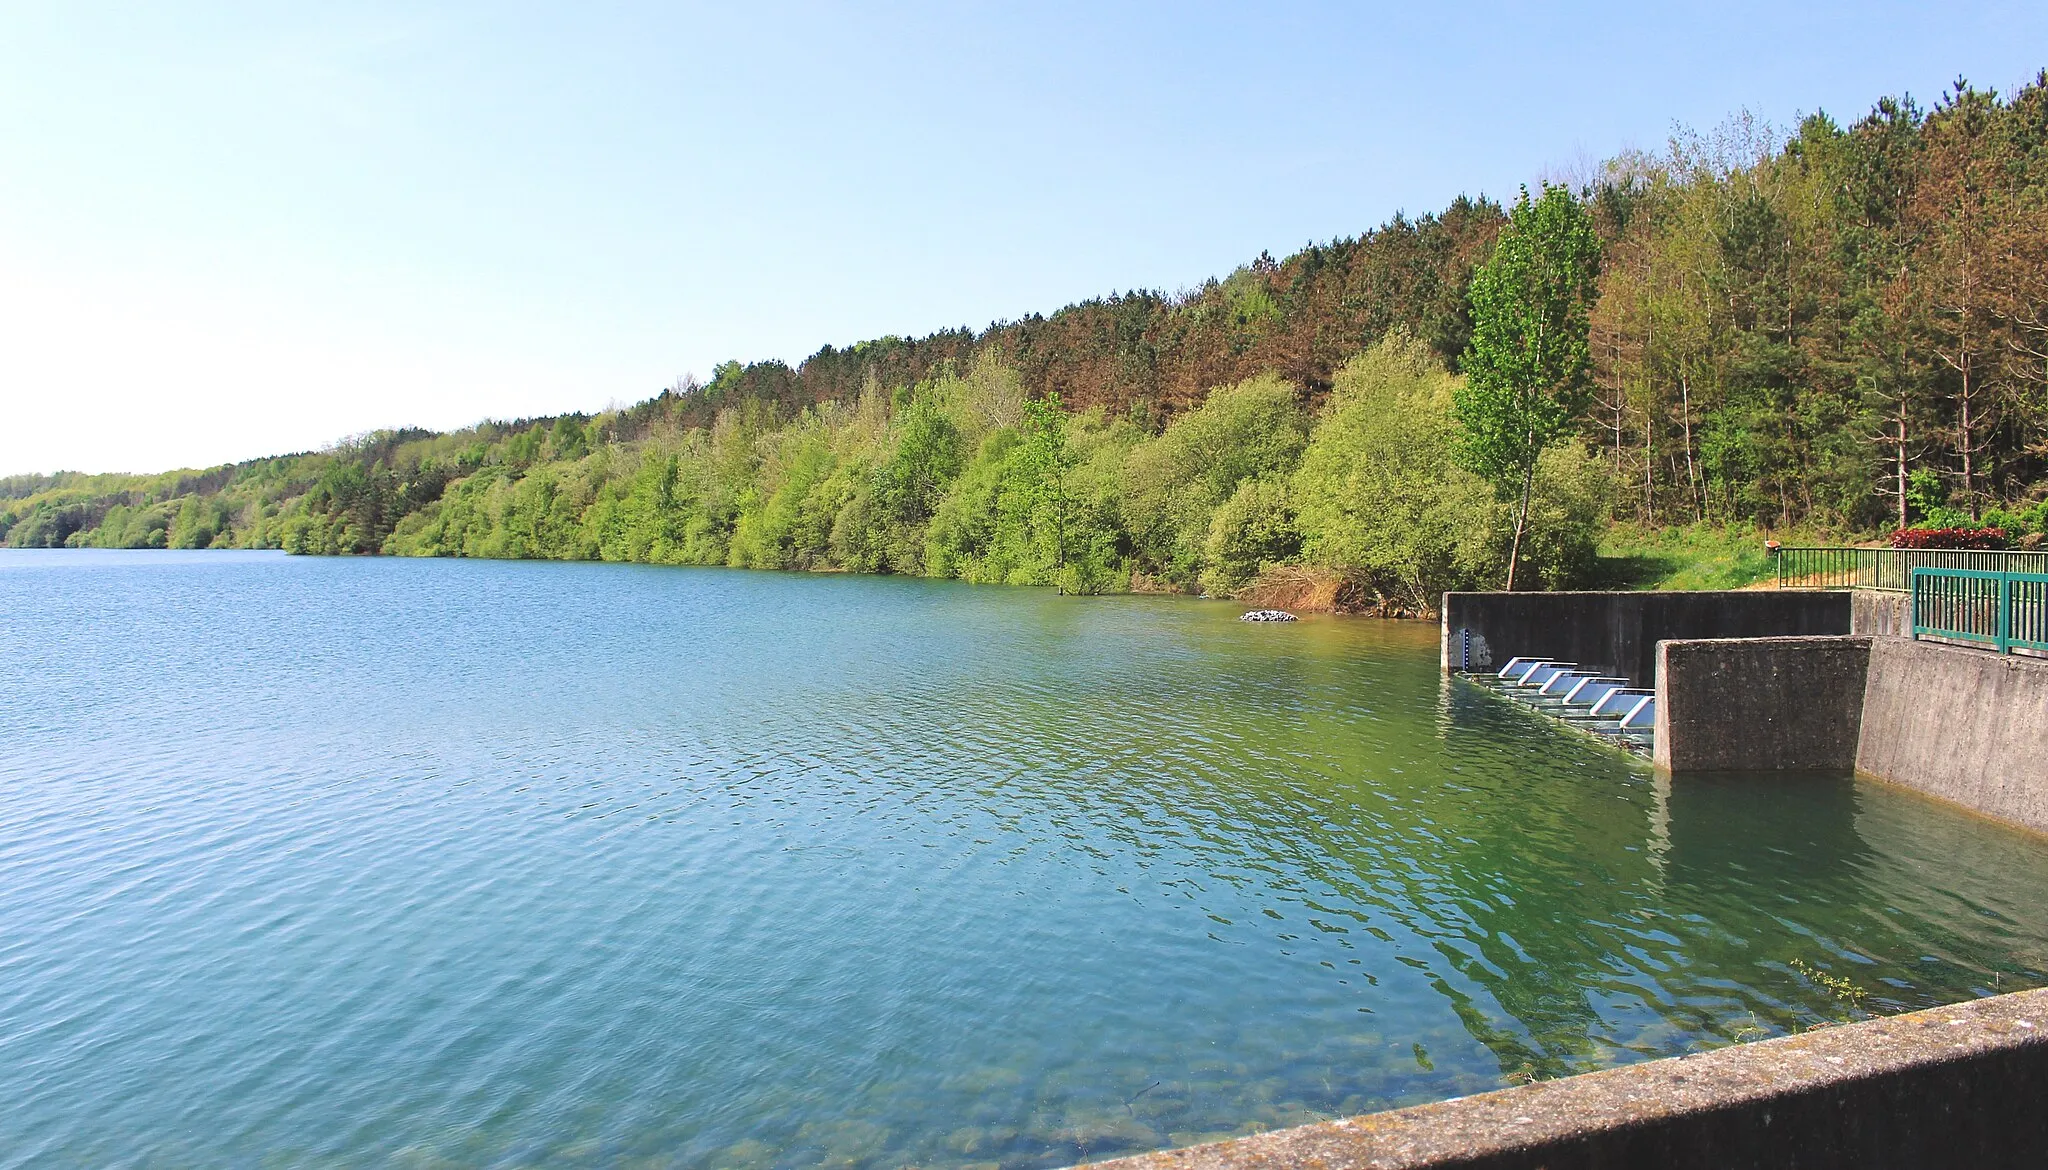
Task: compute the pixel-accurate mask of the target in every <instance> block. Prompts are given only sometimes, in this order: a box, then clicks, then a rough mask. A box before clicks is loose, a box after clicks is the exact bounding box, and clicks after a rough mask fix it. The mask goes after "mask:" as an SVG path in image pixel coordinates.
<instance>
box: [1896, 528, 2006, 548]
mask: <svg viewBox="0 0 2048 1170" xmlns="http://www.w3.org/2000/svg"><path fill="white" fill-rule="evenodd" d="M2011 543H2012V542H2011V541H2010V540H2008V539H2007V538H2006V535H2005V529H2003V528H1901V529H1899V530H1898V531H1897V532H1894V533H1892V547H1893V548H1965V549H1987V550H1988V549H2001V548H2005V547H2006V546H2007V545H2009V544H2011Z"/></svg>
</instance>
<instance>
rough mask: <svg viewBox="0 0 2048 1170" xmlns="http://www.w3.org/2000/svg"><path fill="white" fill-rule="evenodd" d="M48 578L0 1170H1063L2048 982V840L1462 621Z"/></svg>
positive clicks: (959, 593) (356, 578)
mask: <svg viewBox="0 0 2048 1170" xmlns="http://www.w3.org/2000/svg"><path fill="white" fill-rule="evenodd" d="M1236 613H1237V610H1236V609H1235V608H1233V607H1230V606H1226V605H1222V604H1216V603H1203V602H1194V601H1186V600H1167V599H1147V598H1092V599H1076V598H1060V597H1056V596H1054V595H1053V594H1051V593H1049V592H1045V591H1039V590H1025V589H1002V588H988V587H983V588H974V587H967V586H961V585H951V584H939V583H930V582H920V581H904V580H891V579H876V578H856V577H810V576H800V575H785V574H762V573H742V572H731V571H721V570H690V569H664V568H649V567H632V566H617V565H562V564H518V563H510V564H507V563H486V562H464V561H396V560H316V559H299V558H285V557H282V556H276V555H270V554H241V553H193V554H179V553H89V552H55V553H28V552H0V1101H4V1102H6V1105H5V1107H4V1108H0V1164H6V1165H36V1166H44V1165H87V1166H116V1165H150V1166H177V1165H194V1166H217V1165H249V1166H254V1165H259V1164H260V1165H272V1164H281V1165H297V1164H317V1165H335V1166H386V1165H400V1166H406V1165H417V1166H442V1165H520V1166H570V1165H606V1166H615V1165H649V1166H664V1165H676V1166H729V1167H763V1168H765V1167H782V1166H791V1167H794V1166H813V1165H834V1166H851V1167H883V1166H899V1165H909V1164H915V1165H918V1166H936V1165H955V1164H984V1165H986V1164H1001V1165H1004V1166H1020V1167H1030V1166H1055V1165H1061V1164H1065V1163H1070V1162H1073V1161H1076V1160H1079V1159H1081V1158H1084V1157H1100V1156H1105V1155H1109V1154H1114V1153H1118V1152H1127V1151H1132V1150H1139V1149H1146V1148H1152V1147H1157V1146H1162V1145H1166V1144H1172V1143H1183V1142H1190V1141H1195V1140H1199V1139H1203V1138H1208V1137H1213V1136H1218V1135H1225V1134H1233V1133H1244V1132H1250V1131H1253V1130H1257V1129H1262V1128H1270V1127H1275V1126H1282V1125H1288V1124H1293V1123H1298V1122H1305V1121H1312V1120H1316V1119H1318V1118H1326V1117H1332V1116H1338V1115H1343V1114H1350V1113H1357V1112H1362V1111H1367V1110H1372V1109H1378V1108H1382V1107H1386V1106H1393V1105H1401V1104H1407V1103H1412V1102H1417V1101H1425V1100H1431V1099H1436V1098H1442V1097H1448V1096H1453V1095H1457V1094H1463V1093H1470V1092H1474V1091H1479V1090H1486V1089H1492V1088H1496V1087H1499V1086H1502V1085H1505V1084H1509V1083H1513V1082H1515V1081H1517V1080H1525V1079H1528V1078H1530V1077H1543V1076H1553V1075H1558V1074H1562V1073H1567V1072H1572V1071H1577V1070H1585V1069H1592V1068H1598V1067H1602V1066H1606V1065H1612V1064H1617V1063H1624V1062H1629V1061H1636V1060H1642V1059H1647V1058H1651V1057H1657V1056H1665V1055H1670V1054H1674V1053H1682V1052H1687V1051H1693V1050H1696V1049H1699V1048H1703V1047H1711V1046H1714V1045H1719V1044H1725V1043H1729V1042H1731V1041H1733V1040H1736V1039H1740V1038H1751V1037H1758V1036H1762V1035H1766V1034H1777V1033H1781V1032H1784V1031H1786V1030H1790V1029H1796V1028H1801V1027H1805V1026H1809V1025H1811V1024H1814V1023H1816V1022H1819V1021H1822V1020H1827V1019H1834V1018H1841V1017H1843V1016H1845V1015H1848V1014H1851V1012H1852V1011H1853V1008H1852V1006H1851V1005H1850V1004H1849V1003H1848V1002H1846V1001H1845V998H1844V996H1848V995H1849V993H1841V994H1837V993H1831V992H1830V991H1828V990H1827V989H1826V988H1825V987H1823V986H1821V985H1820V983H1819V982H1818V981H1816V980H1814V979H1812V978H1810V977H1809V976H1808V975H1807V974H1806V973H1805V971H1804V970H1803V969H1804V968H1810V969H1812V970H1816V971H1822V972H1827V973H1829V974H1830V975H1831V976H1832V977H1837V978H1841V979H1845V980H1847V981H1849V982H1850V983H1852V984H1853V985H1854V986H1855V987H1857V988H1859V989H1862V991H1863V992H1864V993H1867V996H1868V998H1867V1001H1866V1002H1867V1005H1868V1006H1869V1008H1870V1009H1872V1010H1876V1011H1896V1010H1900V1009H1906V1008H1918V1007H1924V1006H1928V1005H1932V1004H1936V1003H1940V1002H1944V1001H1949V1000H1954V999H1958V998H1963V997H1970V996H1980V995H1986V994H1991V993H1995V992H1998V991H2008V990H2017V989H2019V988H2022V987H2028V986H2037V985H2040V984H2043V983H2044V982H2048V974H2044V972H2048V899H2044V897H2043V895H2044V894H2048V849H2044V847H2043V842H2042V840H2041V839H2039V838H2034V837H2030V836H2026V835H2022V834H2019V833H2016V832H2009V831H2007V830H2004V829H2001V828H1999V827H1997V826H1995V825H1992V824H1990V823H1988V822H1984V821H1981V820H1976V819H1973V818H1970V817H1967V816H1964V815H1961V814H1959V813H1956V812H1953V811H1951V810H1948V809H1946V808H1944V807H1942V806H1938V805H1934V804H1931V803H1927V802H1925V801H1922V800H1920V799H1918V798H1915V797H1912V796H1910V795H1906V794H1902V793H1899V792H1895V791H1892V790H1889V789H1885V788H1882V787H1878V786H1874V785H1869V784H1863V783H1857V782H1854V781H1851V780H1848V779H1844V778H1825V777H1818V778H1798V779H1784V778H1756V779H1751V780H1742V779H1723V780H1715V781H1683V782H1680V783H1679V784H1677V785H1675V786H1669V785H1663V784H1660V783H1659V782H1658V781H1657V780H1656V779H1655V778H1654V777H1653V775H1652V774H1651V773H1650V771H1649V770H1648V769H1647V768H1646V767H1644V766H1643V765H1642V764H1641V763H1639V762H1638V761H1635V760H1632V759H1630V758H1628V757H1626V756H1623V755H1621V754H1618V753H1616V752H1614V751H1612V750H1610V749H1608V748H1605V747H1602V746H1600V745H1598V744H1596V743H1593V742H1591V741H1590V740H1587V739H1584V738H1581V737H1579V736H1577V735H1576V734H1574V733H1571V732H1569V731H1565V730H1563V729H1560V728H1558V727H1556V726H1555V725H1553V724H1551V723H1549V722H1547V721H1545V720H1543V719H1541V718H1540V717H1537V716H1533V715H1530V714H1528V713H1526V712H1523V711H1520V710H1518V709H1516V708H1514V707H1512V706H1510V705H1508V704H1506V703H1504V702H1502V701H1500V700H1498V699H1495V698H1493V697H1491V696H1488V695H1486V694H1484V693H1482V692H1480V691H1479V690H1477V689H1476V688H1473V687H1470V686H1469V685H1467V684H1464V683H1459V682H1451V681H1448V680H1445V679H1443V678H1442V677H1440V675H1439V674H1438V672H1437V669H1436V662H1435V653H1436V651H1435V637H1436V635H1435V630H1434V628H1433V627H1428V626H1419V625H1411V624H1398V623H1382V622H1375V621H1362V620H1338V619H1326V620H1310V621H1304V622H1301V623H1299V624H1293V625H1248V624H1243V623H1239V622H1236V621H1234V620H1233V619H1234V617H1235V616H1236Z"/></svg>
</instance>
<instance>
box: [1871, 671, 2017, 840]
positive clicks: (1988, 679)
mask: <svg viewBox="0 0 2048 1170" xmlns="http://www.w3.org/2000/svg"><path fill="white" fill-rule="evenodd" d="M1856 770H1857V771H1859V772H1863V773H1865V774H1867V775H1870V776H1872V777H1875V778H1877V779H1879V780H1884V781H1887V782H1890V783H1893V784H1898V785H1901V786H1903V787H1906V788H1912V789H1916V790H1918V791H1920V792H1924V793H1927V794H1928V795H1930V796H1936V797H1940V798H1941V799H1943V800H1949V801H1953V802H1955V803H1957V804H1960V805H1963V806H1965V807H1967V808H1971V809H1974V810H1976V811H1977V812H1980V813H1984V814H1986V815H1988V816H1992V817H1996V818H1998V819H1999V820H2002V821H2008V822H2010V823H2013V824H2016V825H2022V826H2025V827H2027V828H2029V829H2034V830H2037V831H2041V832H2048V662H2042V661H2040V660H2037V659H2028V658H2018V657H2013V656H2008V655H1998V654H1992V653H1987V652H1986V651H1983V650H1964V649H1960V648H1958V647H1954V646H1943V645H1939V644H1937V643H1933V642H1914V641H1910V640H1907V639H1903V638H1880V639H1878V640H1877V641H1875V642H1874V643H1873V644H1872V646H1871V650H1870V674H1869V680H1868V683H1867V685H1866V687H1865V689H1864V698H1863V726H1862V734H1861V737H1860V740H1859V742H1858V744H1857V748H1856Z"/></svg>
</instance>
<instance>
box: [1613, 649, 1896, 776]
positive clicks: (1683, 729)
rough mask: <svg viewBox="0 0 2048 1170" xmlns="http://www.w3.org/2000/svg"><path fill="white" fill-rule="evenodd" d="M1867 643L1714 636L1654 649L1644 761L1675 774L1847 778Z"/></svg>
mask: <svg viewBox="0 0 2048 1170" xmlns="http://www.w3.org/2000/svg"><path fill="white" fill-rule="evenodd" d="M1870 644H1871V639H1869V638H1855V637H1848V638H1716V639H1709V640H1704V641H1669V642H1663V643H1660V644H1659V645H1658V647H1657V734H1656V742H1655V746H1654V748H1653V749H1652V759H1653V760H1654V761H1655V763H1656V764H1657V766H1659V767H1662V768H1669V769H1670V770H1672V771H1674V772H1718V771H1767V770H1797V771H1817V770H1823V769H1836V770H1840V771H1845V772H1846V771H1848V770H1849V769H1850V768H1851V767H1853V766H1854V765H1855V763H1856V747H1857V735H1858V733H1859V731H1860V730H1861V728H1862V723H1863V695H1864V689H1865V683H1866V678H1867V675H1868V673H1869V666H1870Z"/></svg>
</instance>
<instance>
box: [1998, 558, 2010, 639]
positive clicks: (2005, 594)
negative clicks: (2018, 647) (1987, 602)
mask: <svg viewBox="0 0 2048 1170" xmlns="http://www.w3.org/2000/svg"><path fill="white" fill-rule="evenodd" d="M1998 652H1999V653H2000V654H2010V653H2012V574H2011V573H2000V574H1999V575H1998Z"/></svg>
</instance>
